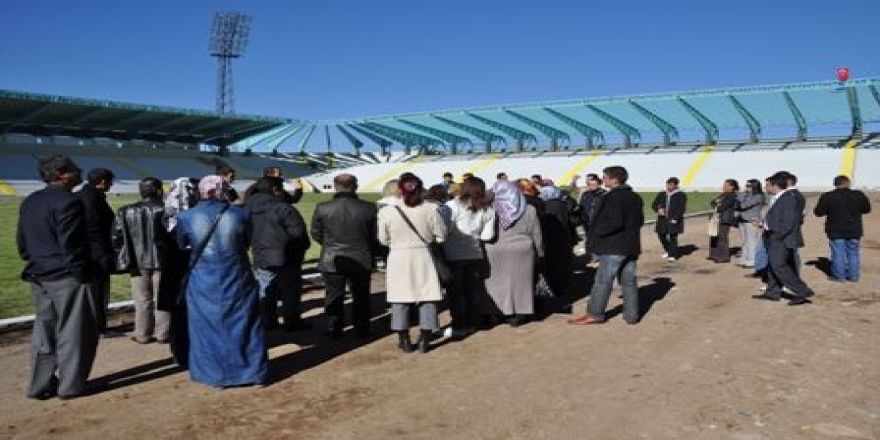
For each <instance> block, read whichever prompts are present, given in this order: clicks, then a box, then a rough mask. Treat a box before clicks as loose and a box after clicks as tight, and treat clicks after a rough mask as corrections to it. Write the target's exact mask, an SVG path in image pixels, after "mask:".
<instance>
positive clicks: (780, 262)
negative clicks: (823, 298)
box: [764, 234, 813, 298]
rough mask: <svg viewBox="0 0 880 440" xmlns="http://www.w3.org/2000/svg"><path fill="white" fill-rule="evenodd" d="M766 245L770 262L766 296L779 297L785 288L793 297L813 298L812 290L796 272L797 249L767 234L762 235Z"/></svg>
mask: <svg viewBox="0 0 880 440" xmlns="http://www.w3.org/2000/svg"><path fill="white" fill-rule="evenodd" d="M764 240H765V243H767V257H768V258H769V260H770V266H769V267H770V270H769V272H768V275H769V279H768V281H767V292H766V295H768V296H774V297H777V298H778V297H780V296H782V288H783V287H787V288H788V290H790V291H791V292H792V293H793V294H794V295H795V296H799V297H801V298H807V297H810V296H813V290H812V289H810V288H809V287H808V286H807V284H806V283H804V281H803V280H802V279H801V277H800V275H799V273H798V272H799V270H798V261H797V260H798V259H797V256H796V252H797V249H791V248H787V247H785V245H784V244H783V243H782V242H781V241H779V240H776V239H774V238H772V237H770V236H769V234H765V235H764Z"/></svg>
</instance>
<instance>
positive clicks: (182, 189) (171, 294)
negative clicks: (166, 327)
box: [156, 177, 199, 367]
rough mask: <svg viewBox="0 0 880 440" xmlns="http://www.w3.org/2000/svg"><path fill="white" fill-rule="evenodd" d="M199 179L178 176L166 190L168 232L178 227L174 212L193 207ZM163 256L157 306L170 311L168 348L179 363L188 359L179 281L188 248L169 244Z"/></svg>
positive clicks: (182, 300) (184, 266)
mask: <svg viewBox="0 0 880 440" xmlns="http://www.w3.org/2000/svg"><path fill="white" fill-rule="evenodd" d="M197 185H198V180H197V179H193V178H190V177H180V178H178V179H175V180H174V182H172V183H171V188H170V189H169V190H168V193H166V194H165V226H166V227H167V228H168V232H170V233H171V236H172V237H173V236H174V230H175V229H176V227H177V216H178V215H179V214H181V213H183V212H184V211H186V210H188V209H190V208H192V207H193V206H195V205H196V203H198V201H199V194H198V191H197V188H196V186H197ZM165 258H166V259H167V261H168V264H165V265H163V267H162V278H161V280H160V281H159V298H158V301H157V303H156V308H157V309H158V310H161V311H163V312H169V313H170V314H171V318H170V319H171V324H170V327H171V330H170V343H171V344H170V348H171V354H172V356H173V357H174V360H175V361H176V362H177V364H178V365H180V366H181V367H186V366H187V364H188V361H189V346H188V339H187V332H188V330H187V323H186V297H185V296H184V295H183V291H182V290H183V289H182V288H181V283H182V281H183V278H184V275H185V273H186V268H187V263H188V262H189V249H186V248H184V249H180V248H178V247H177V246H168V247H167V253H166V255H165Z"/></svg>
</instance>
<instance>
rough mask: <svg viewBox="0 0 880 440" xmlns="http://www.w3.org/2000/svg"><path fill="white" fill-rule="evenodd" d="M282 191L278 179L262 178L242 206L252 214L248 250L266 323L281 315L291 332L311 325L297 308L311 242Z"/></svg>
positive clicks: (272, 324) (271, 324)
mask: <svg viewBox="0 0 880 440" xmlns="http://www.w3.org/2000/svg"><path fill="white" fill-rule="evenodd" d="M282 194H284V182H283V181H282V180H281V179H280V178H278V177H262V178H260V179H259V180H257V183H256V184H254V187H253V192H252V193H251V194H250V195H249V196H248V198H247V199H246V200H245V206H247V208H248V210H250V213H251V225H252V230H251V250H252V253H253V256H254V266H256V268H257V280H259V282H260V302H261V306H262V311H263V315H264V318H265V320H266V326H267V328H269V329H271V328H273V327H276V326H277V325H278V315H280V316H281V318H282V320H283V321H284V324H283V326H284V330H285V331H288V332H290V331H297V330H306V329H308V328H310V327H311V326H310V325H309V324H308V323H307V322H305V321H303V320H302V311H301V310H300V303H301V299H302V297H301V292H300V288H301V286H302V263H303V259H304V258H305V254H306V251H307V250H308V249H309V246H311V242H310V241H309V236H308V233H307V232H306V224H305V221H304V220H303V218H302V215H300V213H299V211H297V209H296V208H294V207H293V206H291V205H290V204H288V203H285V201H284V200H283V198H282V197H283V196H282ZM278 300H281V310H280V313H278V310H277V307H278Z"/></svg>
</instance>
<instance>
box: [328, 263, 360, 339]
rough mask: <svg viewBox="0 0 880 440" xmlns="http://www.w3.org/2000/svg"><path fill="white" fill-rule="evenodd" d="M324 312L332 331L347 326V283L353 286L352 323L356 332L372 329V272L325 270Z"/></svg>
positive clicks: (340, 329)
mask: <svg viewBox="0 0 880 440" xmlns="http://www.w3.org/2000/svg"><path fill="white" fill-rule="evenodd" d="M321 276H322V277H323V278H324V290H325V295H326V296H325V299H324V313H325V314H326V315H327V319H328V327H329V328H328V329H329V330H330V331H334V332H338V331H342V329H343V328H344V327H345V293H346V289H345V288H346V284H349V285H350V286H351V299H352V323H353V324H354V329H355V331H356V332H359V333H363V332H368V331H369V330H370V272H347V273H335V272H323V273H321Z"/></svg>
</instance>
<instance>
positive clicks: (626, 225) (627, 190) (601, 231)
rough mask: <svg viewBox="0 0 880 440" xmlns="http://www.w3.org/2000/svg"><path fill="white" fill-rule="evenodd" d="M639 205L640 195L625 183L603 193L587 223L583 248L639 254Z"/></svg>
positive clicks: (641, 221)
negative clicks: (587, 231) (587, 233)
mask: <svg viewBox="0 0 880 440" xmlns="http://www.w3.org/2000/svg"><path fill="white" fill-rule="evenodd" d="M643 209H644V202H643V201H642V198H641V197H640V196H639V195H638V194H636V193H635V191H633V189H632V187H631V186H629V185H622V186H618V187H616V188H614V189H612V190H610V191H608V192H607V193H605V195H604V196H602V199H601V201H600V203H599V206H598V207H597V208H596V209H595V215H594V217H593V220H592V222H591V225H590V235H589V237H588V238H587V251H588V252H589V253H592V254H597V255H627V256H633V257H634V256H638V255H639V254H641V253H642V236H641V229H642V225H644V224H645V213H644V212H643Z"/></svg>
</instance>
